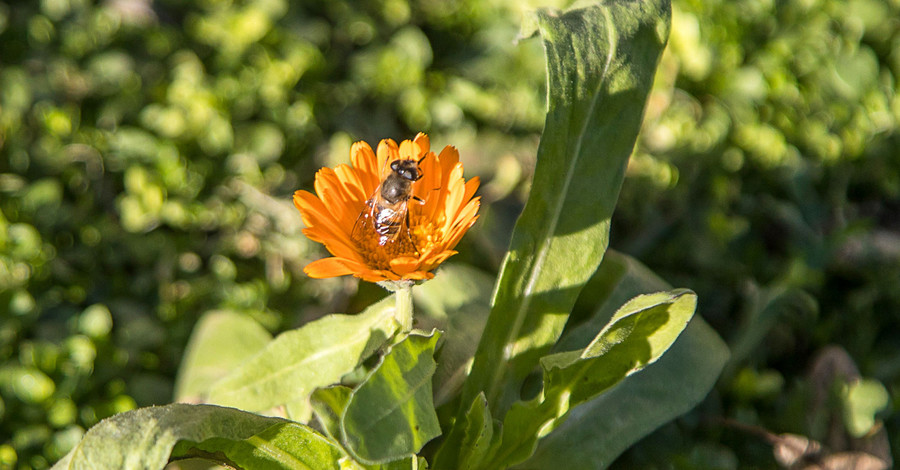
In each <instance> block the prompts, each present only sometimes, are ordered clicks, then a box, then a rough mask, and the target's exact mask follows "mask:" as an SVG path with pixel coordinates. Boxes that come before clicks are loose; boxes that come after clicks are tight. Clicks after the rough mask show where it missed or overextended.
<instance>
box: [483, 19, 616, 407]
mask: <svg viewBox="0 0 900 470" xmlns="http://www.w3.org/2000/svg"><path fill="white" fill-rule="evenodd" d="M600 11H601V12H602V13H603V16H604V19H605V20H606V26H607V28H606V31H607V38H608V41H609V45H610V48H609V52H608V54H607V57H606V63H605V64H604V66H603V72H602V73H601V75H600V79H599V82H598V83H599V84H600V85H602V84H603V83H604V79H605V78H606V75H607V73H608V72H609V66H610V64H611V63H612V60H613V57H614V56H615V51H616V48H615V46H616V43H615V42H614V40H615V28H614V25H613V24H612V20H611V18H610V15H609V9H608V8H606V7H600ZM549 73H550V70H549V68H548V82H549ZM601 97H602V93H600V92H598V91H597V90H595V93H594V97H593V98H592V99H591V104H590V105H589V106H588V113H587V117H586V119H585V120H584V122H583V123H582V125H581V131H580V132H579V133H578V139H577V140H576V142H575V150H574V155H575V157H574V158H572V161H571V163H570V164H569V167H568V169H567V170H566V178H565V181H564V183H563V188H562V191H560V193H559V194H560V197H559V198H558V199H557V202H556V207H555V208H554V211H553V214H552V219H551V221H550V222H549V223H547V225H546V226H547V230H546V231H545V236H544V237H542V241H541V248H540V249H539V250H538V255H537V257H536V258H535V263H534V264H533V265H532V268H531V273H530V274H529V277H528V283H527V284H526V285H525V289H524V291H523V292H522V294H523V300H522V303H521V304H519V308H518V309H517V310H516V315H515V317H514V318H515V319H514V323H513V325H512V328H510V329H509V334H507V336H506V340H505V341H504V346H503V354H502V356H501V359H500V361H498V365H497V370H506V369H507V367H506V364H507V363H508V362H509V360H510V359H511V358H512V353H513V352H514V351H513V347H514V345H515V341H514V339H515V338H517V337H518V336H519V332H520V331H521V329H522V325H523V324H524V322H525V317H526V316H527V313H528V309H529V307H530V306H531V298H532V294H533V292H534V288H535V285H536V284H537V281H538V277H539V275H540V272H541V268H542V267H543V264H544V263H545V262H546V258H547V255H548V253H549V251H550V244H551V241H552V239H553V234H554V233H556V228H557V226H558V225H559V218H560V215H561V213H562V207H563V205H564V204H565V201H566V198H567V196H568V191H569V186H570V185H571V182H572V178H573V177H574V175H575V167H576V166H577V163H578V162H579V161H580V157H579V155H580V154H581V146H582V143H583V142H584V136H585V135H586V133H587V127H588V124H589V123H590V122H591V116H593V114H594V111H595V109H596V108H597V107H598V106H599V103H600V100H601ZM500 376H505V374H500ZM493 377H495V380H493V381H492V382H491V384H490V386H489V387H488V390H487V392H488V393H487V396H488V397H491V398H496V395H497V387H498V386H499V385H500V384H501V382H502V381H501V380H499V379H497V378H496V377H498V375H497V374H494V375H493Z"/></svg>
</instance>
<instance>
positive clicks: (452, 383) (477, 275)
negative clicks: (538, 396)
mask: <svg viewBox="0 0 900 470" xmlns="http://www.w3.org/2000/svg"><path fill="white" fill-rule="evenodd" d="M492 283H493V276H490V275H488V274H487V273H485V272H483V271H480V270H478V269H475V268H473V267H471V266H467V265H464V264H447V265H444V266H442V267H441V269H440V271H438V273H437V275H436V276H435V278H434V279H433V280H432V281H431V282H426V283H425V284H423V285H421V286H418V287H416V288H415V289H413V298H414V299H415V301H416V306H417V307H418V309H417V311H416V324H417V325H418V327H419V328H421V329H423V330H429V329H432V328H437V329H439V330H441V331H442V332H443V335H442V338H443V340H442V342H441V347H440V349H439V350H438V353H437V356H436V359H437V370H436V371H435V373H434V387H435V397H434V401H435V404H436V405H437V406H440V405H442V404H444V403H446V402H448V401H449V400H450V399H452V398H453V397H454V396H455V395H456V394H457V393H458V392H459V389H460V387H461V386H462V383H463V381H464V380H465V378H466V375H467V374H468V371H469V366H470V365H471V362H472V357H474V356H475V348H476V347H477V346H478V340H479V339H480V338H481V333H482V331H483V330H484V324H485V322H486V321H487V316H488V312H489V311H490V301H491V289H492V286H491V284H492Z"/></svg>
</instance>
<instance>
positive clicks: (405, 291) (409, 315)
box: [394, 282, 413, 333]
mask: <svg viewBox="0 0 900 470" xmlns="http://www.w3.org/2000/svg"><path fill="white" fill-rule="evenodd" d="M412 286H413V283H412V282H398V283H397V290H395V291H394V297H395V298H396V299H397V312H396V313H395V316H396V318H397V321H398V322H400V332H401V333H409V331H410V330H412V327H413V300H412Z"/></svg>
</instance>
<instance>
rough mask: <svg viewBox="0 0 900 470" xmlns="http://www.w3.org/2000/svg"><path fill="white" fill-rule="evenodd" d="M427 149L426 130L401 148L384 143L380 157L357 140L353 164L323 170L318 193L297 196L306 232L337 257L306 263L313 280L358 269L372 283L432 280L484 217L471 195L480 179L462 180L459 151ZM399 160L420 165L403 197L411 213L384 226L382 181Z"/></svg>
mask: <svg viewBox="0 0 900 470" xmlns="http://www.w3.org/2000/svg"><path fill="white" fill-rule="evenodd" d="M429 147H430V145H429V141H428V136H426V135H425V134H422V133H419V134H418V135H416V137H415V139H413V140H411V141H410V140H404V141H403V142H401V143H400V145H399V146H398V145H397V143H396V142H394V141H393V140H391V139H385V140H382V141H381V143H379V144H378V153H377V156H376V154H375V153H373V152H372V147H370V146H369V144H367V143H365V142H357V143H355V144H353V146H352V147H351V148H350V162H351V164H352V166H350V165H339V166H338V167H337V168H335V169H331V168H322V169H321V170H319V171H318V172H317V173H316V183H315V188H316V195H313V194H312V193H310V192H308V191H303V190H300V191H297V192H295V193H294V205H295V206H297V209H299V210H300V214H301V215H302V216H303V222H304V223H305V224H306V228H305V229H303V233H304V234H306V236H307V237H309V238H310V239H311V240H313V241H316V242H319V243H322V244H324V245H325V248H327V249H328V251H329V252H331V254H332V255H334V256H333V257H330V258H324V259H320V260H317V261H313V262H312V263H310V264H308V265H306V267H305V268H303V271H304V272H305V273H306V274H308V275H309V276H310V277H314V278H326V277H335V276H343V275H347V274H352V275H354V276H356V277H358V278H361V279H364V280H366V281H370V282H379V281H399V280H419V279H431V278H432V277H434V274H433V273H432V272H431V271H432V270H433V269H434V268H436V267H438V265H440V264H441V263H443V262H444V260H446V259H447V258H449V257H451V256H453V255H454V254H456V251H454V250H453V248H454V247H456V244H457V243H459V240H460V239H461V238H462V236H463V234H465V233H466V231H467V230H468V229H469V227H471V226H472V224H474V223H475V220H476V219H477V218H478V215H477V213H478V208H479V206H480V201H479V199H480V198H478V197H473V196H474V194H475V190H476V189H478V178H477V177H475V178H472V179H470V180H469V181H465V180H464V179H463V167H462V163H460V162H459V152H457V150H456V149H455V148H454V147H451V146H447V147H444V150H442V151H441V153H440V155H435V154H434V152H431V151H429ZM395 160H413V161H415V162H418V165H417V166H418V168H419V175H418V176H417V177H416V176H415V175H410V176H408V177H407V178H406V179H405V180H404V181H405V182H411V184H412V188H411V193H410V194H405V196H409V197H408V198H406V197H404V198H402V201H401V204H402V205H403V206H405V208H406V209H407V210H408V216H406V217H400V215H399V214H398V215H397V217H394V218H392V219H391V220H392V222H390V223H388V224H382V225H379V224H378V223H377V222H374V221H375V220H376V217H375V216H377V215H378V214H377V212H380V211H379V209H384V207H386V206H388V205H387V204H386V203H384V200H380V202H382V203H383V204H385V205H384V206H382V205H379V204H378V203H377V202H379V201H375V199H376V195H379V194H383V193H381V192H379V190H380V185H381V183H382V182H383V181H384V179H385V178H386V177H387V176H388V175H391V174H392V172H393V170H392V169H391V162H394V161H395ZM411 166H413V167H415V166H416V165H411ZM395 178H396V176H395ZM410 178H412V179H410ZM317 196H318V197H317ZM390 207H392V208H397V207H398V206H397V205H396V204H395V205H390ZM398 212H400V213H402V210H401V211H398ZM382 215H387V216H391V215H393V213H390V212H384V213H383V214H382ZM378 220H379V222H381V221H382V219H378ZM354 226H357V228H356V230H355V231H354ZM379 227H380V229H379Z"/></svg>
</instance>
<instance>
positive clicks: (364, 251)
mask: <svg viewBox="0 0 900 470" xmlns="http://www.w3.org/2000/svg"><path fill="white" fill-rule="evenodd" d="M383 238H384V236H383V235H381V234H379V233H378V232H376V231H374V230H372V231H369V232H366V233H365V234H364V235H363V236H362V237H360V238H359V239H357V240H356V245H357V248H358V249H359V253H360V255H362V257H363V259H364V260H365V262H366V265H368V266H369V267H370V268H371V269H377V270H390V269H391V260H393V259H395V258H399V257H402V256H415V257H418V256H419V251H418V250H417V249H416V246H417V245H418V243H417V238H416V236H415V235H414V234H413V233H412V231H408V230H406V229H405V228H402V229H401V230H400V233H399V234H397V238H396V239H395V240H393V241H391V240H385V242H384V244H381V241H382V239H383Z"/></svg>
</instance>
